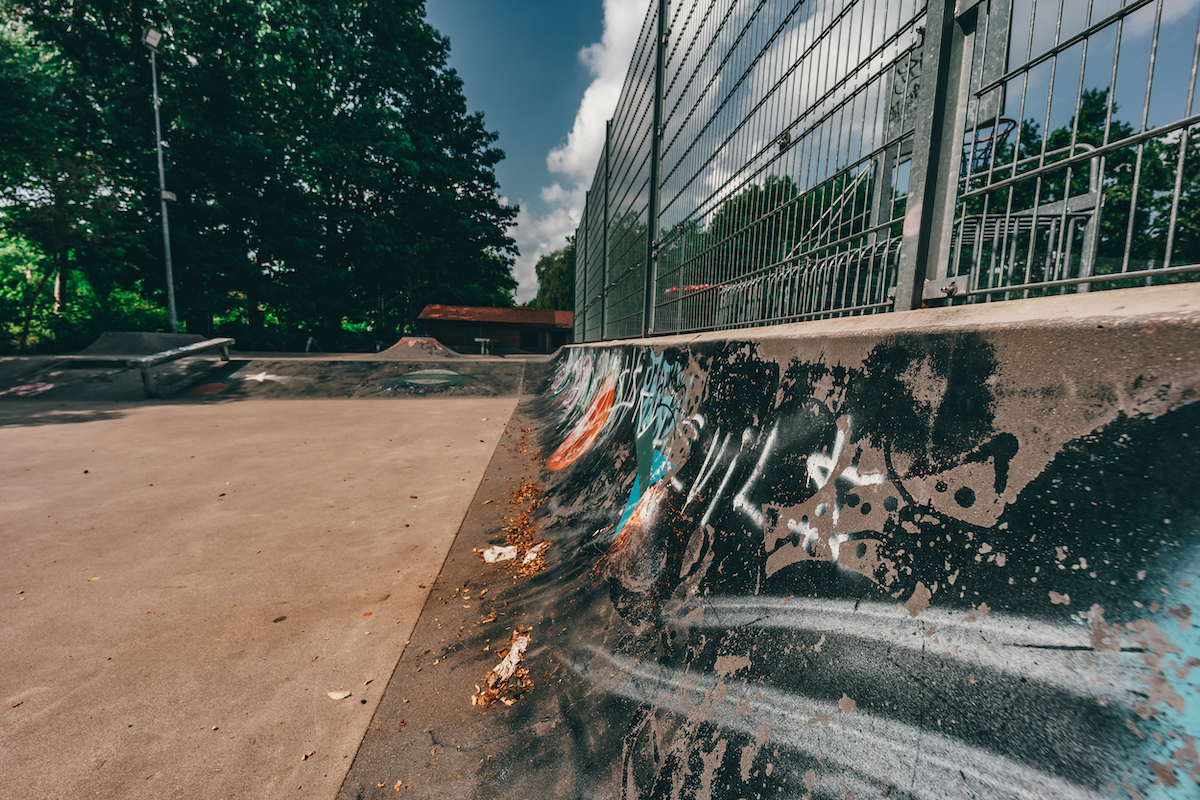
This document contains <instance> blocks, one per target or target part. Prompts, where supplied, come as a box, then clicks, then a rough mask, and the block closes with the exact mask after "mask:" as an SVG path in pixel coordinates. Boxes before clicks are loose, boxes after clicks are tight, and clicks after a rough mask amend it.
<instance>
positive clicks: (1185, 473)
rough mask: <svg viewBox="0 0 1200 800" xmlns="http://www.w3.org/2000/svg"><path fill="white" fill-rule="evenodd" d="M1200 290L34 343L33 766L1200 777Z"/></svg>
mask: <svg viewBox="0 0 1200 800" xmlns="http://www.w3.org/2000/svg"><path fill="white" fill-rule="evenodd" d="M1198 321H1200V296H1198V295H1197V293H1196V292H1195V291H1194V290H1192V289H1189V288H1184V287H1162V288H1147V289H1134V290H1124V291H1117V292H1105V293H1100V294H1095V295H1089V296H1087V297H1086V298H1084V299H1082V300H1081V299H1080V298H1078V297H1076V298H1072V302H1071V303H1070V304H1069V305H1068V304H1065V303H1063V302H1060V301H1059V300H1057V299H1055V298H1045V299H1039V300H1030V301H1014V302H1010V303H1005V304H1000V305H996V306H976V307H974V308H972V309H953V310H950V309H928V310H923V311H916V312H909V313H904V314H893V315H888V316H887V317H877V318H873V319H871V320H870V323H871V324H870V325H864V323H863V321H862V320H827V321H820V322H813V323H802V324H797V325H786V326H776V327H773V328H768V329H755V330H746V331H740V332H722V333H710V334H702V335H693V336H687V337H668V338H659V339H656V340H654V341H653V342H639V341H627V342H617V343H610V344H604V345H591V346H576V347H569V348H566V349H565V350H564V351H560V352H559V354H558V355H557V356H555V357H554V359H553V360H551V361H545V360H544V359H534V360H529V361H518V360H515V359H511V358H509V359H500V358H492V359H488V358H480V357H475V358H469V357H464V358H460V359H443V360H440V361H434V360H432V359H430V358H428V357H427V356H426V357H423V360H421V361H399V360H394V359H393V360H385V359H376V358H374V357H369V356H363V355H354V356H324V357H312V356H310V357H302V356H295V357H284V356H282V355H280V354H270V355H268V354H240V353H238V352H237V351H236V348H235V349H234V351H233V352H232V354H231V360H230V361H228V362H225V361H222V360H220V359H219V358H217V357H216V356H215V355H210V356H207V357H199V358H194V359H179V360H177V361H175V362H172V364H173V365H174V366H172V365H164V367H163V368H162V369H163V374H161V375H159V376H156V378H155V380H156V381H158V382H159V383H158V385H159V386H160V387H161V388H162V393H161V396H159V397H157V398H155V399H147V398H145V396H144V392H143V387H142V383H141V380H140V378H139V377H138V375H137V370H136V369H132V368H128V367H124V368H118V367H116V366H114V365H113V364H108V365H107V366H105V365H104V364H102V363H98V362H87V361H86V360H84V363H83V365H82V366H80V367H76V368H74V369H77V370H78V371H76V372H72V371H71V370H72V369H73V368H72V367H71V366H69V365H67V364H63V363H56V362H54V361H53V360H52V359H46V360H38V359H29V360H26V361H24V362H21V361H20V360H19V359H6V360H5V361H4V364H3V369H4V370H5V372H4V379H5V381H6V383H5V385H4V386H3V387H0V390H7V389H10V388H13V387H22V386H23V387H34V388H33V389H28V388H27V389H24V390H22V391H24V392H26V394H25V395H18V394H17V393H15V392H9V393H8V394H5V395H3V396H2V397H0V420H3V424H2V425H0V442H2V445H3V451H4V453H5V454H6V459H5V465H4V479H3V482H2V486H3V496H2V498H0V504H2V507H3V517H4V520H5V525H4V526H3V530H4V534H3V535H4V548H5V553H6V556H7V557H6V558H5V560H4V566H3V567H2V568H0V575H2V578H0V582H2V584H3V586H4V589H5V593H6V598H7V599H6V602H8V603H9V606H10V608H9V611H8V612H7V613H6V614H5V615H4V617H3V622H2V623H0V637H2V639H3V648H0V650H2V652H3V653H4V655H3V656H2V657H0V658H2V659H3V662H2V663H0V675H3V676H4V677H3V683H2V684H0V686H2V689H3V692H2V694H3V700H4V702H5V704H6V705H5V714H6V715H7V721H8V724H7V725H6V726H5V729H4V734H3V737H4V741H3V746H2V747H0V753H2V755H0V759H2V763H0V771H2V772H3V774H4V775H5V776H6V780H5V782H4V784H3V786H2V787H0V796H3V797H14V798H16V797H68V796H77V795H85V796H101V797H146V798H150V797H154V798H162V797H258V796H268V795H276V794H289V795H292V796H303V797H324V798H335V797H336V798H359V797H378V798H382V797H394V796H409V797H463V798H474V797H528V796H530V795H532V794H534V793H539V794H541V795H545V796H553V797H618V796H624V797H675V796H678V797H722V798H725V797H728V798H735V797H747V796H755V795H757V796H763V797H769V796H788V797H793V796H794V797H802V796H812V797H849V796H854V797H859V798H861V797H885V796H886V797H909V796H911V797H951V796H959V795H960V794H962V796H974V797H997V798H998V797H1037V796H1043V797H1121V796H1130V795H1132V794H1133V793H1135V792H1136V793H1137V795H1136V796H1142V797H1171V798H1174V797H1180V798H1182V797H1188V796H1192V793H1194V791H1195V788H1196V786H1197V778H1198V777H1200V760H1197V758H1196V756H1195V749H1194V748H1195V738H1196V736H1197V735H1200V725H1198V724H1197V718H1196V716H1195V709H1196V707H1197V706H1196V702H1197V698H1196V680H1197V674H1200V673H1198V672H1197V671H1195V670H1194V667H1195V666H1196V664H1198V663H1200V651H1198V649H1197V648H1198V645H1197V639H1196V628H1195V626H1194V625H1193V622H1192V616H1191V613H1192V612H1191V609H1193V608H1196V607H1197V603H1198V602H1200V598H1197V597H1196V595H1195V593H1196V591H1197V588H1196V587H1197V585H1198V584H1197V581H1198V580H1200V575H1197V573H1198V572H1200V569H1198V568H1197V564H1198V563H1200V562H1198V561H1197V555H1196V552H1197V551H1196V546H1197V541H1198V540H1197V539H1196V530H1197V523H1198V522H1200V514H1198V513H1197V512H1198V511H1200V506H1198V505H1197V500H1196V498H1197V497H1200V485H1198V483H1197V481H1200V473H1198V472H1197V471H1196V469H1195V464H1194V452H1195V447H1194V437H1196V436H1197V435H1200V429H1198V427H1197V425H1198V420H1197V418H1196V411H1195V409H1196V405H1195V398H1196V396H1197V394H1196V393H1197V389H1198V388H1200V387H1198V385H1197V381H1198V380H1200V373H1198V372H1197V368H1198V366H1200V352H1198V350H1197V347H1198V342H1200V340H1198V339H1197V337H1196V335H1195V331H1196V325H1197V322H1198ZM447 365H450V367H449V368H448V367H447ZM437 369H442V370H444V371H443V372H435V371H432V370H437ZM451 372H452V373H454V374H455V375H458V376H463V377H468V378H470V379H471V380H462V379H461V378H456V377H454V376H453V375H450V374H447V373H451ZM413 375H415V376H416V377H415V380H416V381H430V380H434V381H438V383H421V382H413V379H411V378H410V380H409V381H407V382H402V381H399V380H398V379H399V378H404V377H405V376H413ZM46 384H53V386H52V387H51V388H43V389H42V390H41V391H40V392H39V391H37V389H38V388H39V387H40V386H45V385H46ZM217 386H220V387H222V388H220V389H218V388H216V387H217ZM55 393H57V394H55ZM92 394H94V395H95V397H92V396H91V395H92ZM503 548H511V551H510V553H511V555H512V556H513V557H512V558H508V559H505V558H504V555H505V554H504V553H503ZM497 554H499V560H496V561H494V562H493V563H489V562H488V560H487V559H486V558H485V556H489V555H497ZM505 665H507V667H506V666H505Z"/></svg>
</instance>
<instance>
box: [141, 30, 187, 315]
mask: <svg viewBox="0 0 1200 800" xmlns="http://www.w3.org/2000/svg"><path fill="white" fill-rule="evenodd" d="M161 41H162V32H161V31H159V30H158V29H156V28H152V27H150V26H146V28H145V29H143V30H142V44H144V45H146V47H147V48H148V49H149V50H150V79H151V82H152V83H153V85H154V145H155V147H157V148H158V198H159V203H160V204H161V206H162V228H163V255H164V256H165V258H166V266H167V314H168V317H169V318H170V320H171V333H179V323H178V322H177V321H176V319H175V278H174V277H173V276H172V274H171V229H170V225H169V224H168V222H167V201H168V200H174V199H175V195H174V194H173V193H171V192H168V191H167V178H166V172H165V170H164V169H163V153H162V123H161V122H160V121H159V118H158V53H159V49H158V45H159V43H160V42H161Z"/></svg>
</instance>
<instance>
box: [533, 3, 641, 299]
mask: <svg viewBox="0 0 1200 800" xmlns="http://www.w3.org/2000/svg"><path fill="white" fill-rule="evenodd" d="M649 4H650V0H604V35H603V37H602V38H601V40H600V41H599V42H597V43H595V44H592V45H589V46H588V47H585V48H584V49H583V50H581V51H580V52H579V60H580V61H581V62H582V63H583V65H584V66H585V67H587V69H588V71H589V72H590V73H591V75H592V82H591V84H590V85H589V86H588V88H587V90H586V91H585V92H584V93H583V99H582V100H581V101H580V103H579V110H578V112H576V114H575V124H574V126H573V127H572V128H571V131H570V133H568V134H567V136H566V140H565V141H564V142H563V143H562V144H561V145H560V146H558V147H556V148H554V149H553V150H551V151H550V153H549V155H548V156H547V157H546V168H547V169H548V170H549V171H550V172H551V173H555V174H558V175H561V176H562V177H563V179H562V180H561V181H556V182H555V183H554V184H552V185H550V186H546V187H544V188H543V189H542V192H541V200H542V202H543V203H544V204H545V205H546V207H547V211H546V213H545V214H543V215H541V216H534V215H532V214H530V213H528V212H527V211H526V208H525V206H524V204H522V208H521V212H520V214H518V215H517V222H516V225H515V226H514V228H513V230H512V231H511V232H510V233H511V235H512V237H513V238H514V239H515V240H516V242H517V247H518V248H520V250H521V255H520V256H519V257H518V258H517V263H516V266H515V269H514V272H515V274H516V278H517V280H518V281H519V282H520V288H518V289H517V300H518V301H519V302H525V301H527V300H532V299H533V297H534V295H535V294H536V293H537V277H536V274H535V272H534V265H535V264H536V263H537V260H538V259H539V258H541V257H542V256H543V255H545V254H547V253H550V252H553V251H554V250H557V249H559V248H560V247H562V246H563V245H564V244H566V241H567V236H569V235H571V234H573V233H574V232H575V228H576V227H577V226H578V225H579V220H580V218H581V217H582V216H583V202H584V198H585V194H586V192H587V189H588V187H589V186H590V184H591V181H592V175H593V173H594V172H595V170H596V164H597V162H598V161H599V160H600V155H601V153H602V151H603V150H604V126H605V122H606V121H607V120H608V118H609V117H611V116H612V114H613V109H614V108H615V107H616V105H617V99H618V98H619V96H620V94H621V85H622V83H623V82H624V80H625V73H626V72H628V70H629V62H630V59H632V57H633V50H634V47H635V46H636V45H637V39H638V34H639V33H640V32H641V29H642V22H643V20H644V19H645V17H646V11H647V9H648V8H649ZM564 184H565V185H564Z"/></svg>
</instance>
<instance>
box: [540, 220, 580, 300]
mask: <svg viewBox="0 0 1200 800" xmlns="http://www.w3.org/2000/svg"><path fill="white" fill-rule="evenodd" d="M533 268H534V271H536V272H537V279H538V293H537V297H535V298H533V302H532V303H531V304H530V307H532V308H549V309H556V310H562V311H570V310H571V309H573V308H575V237H574V236H568V237H567V244H566V246H565V247H562V248H560V249H558V250H555V251H554V252H553V253H547V254H546V255H544V256H542V257H541V258H539V259H538V262H537V264H535V265H534V267H533Z"/></svg>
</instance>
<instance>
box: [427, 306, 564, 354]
mask: <svg viewBox="0 0 1200 800" xmlns="http://www.w3.org/2000/svg"><path fill="white" fill-rule="evenodd" d="M417 320H418V321H419V322H420V323H421V325H422V326H423V327H424V329H425V333H426V335H428V336H432V337H433V338H435V339H437V340H438V341H439V342H441V343H442V344H444V345H446V346H447V347H449V348H451V349H453V350H457V351H458V352H460V353H478V352H480V344H481V343H480V342H479V341H477V340H479V339H487V340H488V346H489V349H490V350H491V352H493V353H498V354H503V353H512V352H526V353H553V352H554V351H555V350H557V349H558V348H560V347H562V346H563V345H564V344H569V343H570V342H571V336H572V333H573V332H574V329H575V322H574V320H575V315H574V314H573V313H572V312H570V311H549V310H546V309H541V308H484V307H480V306H443V305H437V304H431V305H427V306H425V308H424V309H423V310H422V311H421V313H420V314H419V315H418V316H417Z"/></svg>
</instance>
